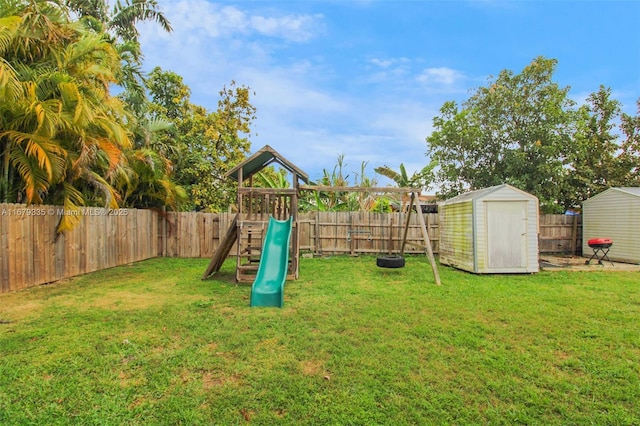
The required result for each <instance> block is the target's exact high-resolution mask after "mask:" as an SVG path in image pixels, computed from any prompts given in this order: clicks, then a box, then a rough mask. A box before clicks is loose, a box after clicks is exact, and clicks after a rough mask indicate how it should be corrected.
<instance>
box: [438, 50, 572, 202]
mask: <svg viewBox="0 0 640 426" xmlns="http://www.w3.org/2000/svg"><path fill="white" fill-rule="evenodd" d="M556 63H557V62H556V61H555V60H553V59H545V58H542V57H538V58H536V59H534V60H533V61H532V62H531V63H530V64H529V65H527V66H526V67H525V68H524V69H523V70H522V72H521V73H520V74H513V72H511V71H508V70H504V71H501V72H500V74H499V75H498V77H497V78H495V79H494V78H491V79H490V81H489V84H488V85H487V86H486V87H480V88H478V89H477V90H476V92H475V93H474V94H473V95H472V96H471V97H470V98H469V99H468V100H467V101H465V102H464V103H463V104H462V105H461V108H459V107H458V105H457V104H456V103H455V102H447V103H445V104H444V105H443V107H442V108H441V110H440V113H441V115H440V116H438V117H435V118H434V120H433V124H434V129H435V131H434V132H433V133H432V134H431V136H429V137H428V138H427V144H428V151H427V154H428V155H429V156H430V157H431V158H432V159H434V160H436V161H437V163H438V165H439V169H438V171H437V174H436V179H437V183H438V184H439V185H440V187H441V193H442V194H443V195H445V196H451V195H455V194H457V193H460V192H461V191H464V190H467V189H478V188H483V187H488V186H492V185H497V184H501V183H509V184H512V185H514V186H516V187H518V188H520V189H522V190H524V191H527V192H530V193H532V194H534V195H536V196H537V197H538V198H539V200H540V205H541V208H542V209H543V210H544V211H547V212H560V211H563V210H564V208H565V207H567V204H570V203H571V202H572V201H571V200H570V199H571V198H572V197H567V196H566V193H567V189H568V188H567V173H566V166H567V165H568V164H569V161H570V158H571V156H572V149H573V142H572V135H573V133H574V127H575V123H576V111H575V109H574V108H573V107H574V105H575V103H574V102H573V101H571V100H570V99H568V97H567V93H568V90H569V88H568V87H565V88H561V87H559V86H558V85H557V84H556V83H555V82H554V81H553V80H552V77H553V73H554V71H555V68H556Z"/></svg>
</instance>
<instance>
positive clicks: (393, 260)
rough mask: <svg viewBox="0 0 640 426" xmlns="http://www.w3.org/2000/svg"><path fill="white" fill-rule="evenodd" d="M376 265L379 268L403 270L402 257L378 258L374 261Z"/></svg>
mask: <svg viewBox="0 0 640 426" xmlns="http://www.w3.org/2000/svg"><path fill="white" fill-rule="evenodd" d="M376 265H378V266H379V267H380V268H404V257H402V256H391V255H390V256H380V257H378V259H377V260H376Z"/></svg>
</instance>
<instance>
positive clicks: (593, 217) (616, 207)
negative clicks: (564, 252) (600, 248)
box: [582, 188, 640, 263]
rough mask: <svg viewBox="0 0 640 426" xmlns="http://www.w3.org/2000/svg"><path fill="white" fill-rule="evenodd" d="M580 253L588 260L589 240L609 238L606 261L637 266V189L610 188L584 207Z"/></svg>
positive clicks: (639, 193)
mask: <svg viewBox="0 0 640 426" xmlns="http://www.w3.org/2000/svg"><path fill="white" fill-rule="evenodd" d="M582 210H583V211H582V213H583V237H582V253H583V255H585V256H588V257H590V256H591V254H592V253H593V250H592V249H591V248H590V247H589V244H588V241H589V240H590V239H592V238H611V239H612V240H613V245H612V246H611V250H610V251H609V254H608V256H609V258H610V259H611V260H613V261H618V262H627V263H640V188H610V189H607V190H606V191H604V192H601V193H600V194H598V195H595V196H593V197H591V198H589V199H588V200H586V201H585V202H584V204H583V209H582Z"/></svg>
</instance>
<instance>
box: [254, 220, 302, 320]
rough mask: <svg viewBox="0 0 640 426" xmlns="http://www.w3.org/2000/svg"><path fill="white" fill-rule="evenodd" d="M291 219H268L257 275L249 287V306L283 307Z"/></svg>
mask: <svg viewBox="0 0 640 426" xmlns="http://www.w3.org/2000/svg"><path fill="white" fill-rule="evenodd" d="M291 224H292V218H289V220H277V219H274V218H273V217H269V226H268V228H267V235H266V237H265V239H264V244H263V246H262V256H261V257H260V266H258V275H256V279H255V281H254V282H253V285H252V286H251V306H252V307H253V306H277V307H279V308H282V306H283V305H284V282H285V281H286V279H287V270H288V269H289V241H290V240H291Z"/></svg>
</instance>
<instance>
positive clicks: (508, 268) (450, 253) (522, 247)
mask: <svg viewBox="0 0 640 426" xmlns="http://www.w3.org/2000/svg"><path fill="white" fill-rule="evenodd" d="M439 210H440V263H442V264H444V265H450V266H453V267H455V268H458V269H462V270H465V271H469V272H474V273H478V274H491V273H533V272H538V270H539V265H538V218H539V216H538V198H537V197H535V196H534V195H531V194H528V193H526V192H524V191H521V190H519V189H517V188H514V187H513V186H511V185H507V184H503V185H498V186H492V187H490V188H485V189H480V190H477V191H472V192H468V193H466V194H461V195H458V196H457V197H454V198H451V199H449V200H447V201H445V202H444V203H443V204H442V205H441V206H440V209H439Z"/></svg>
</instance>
